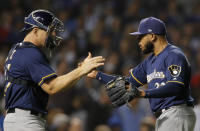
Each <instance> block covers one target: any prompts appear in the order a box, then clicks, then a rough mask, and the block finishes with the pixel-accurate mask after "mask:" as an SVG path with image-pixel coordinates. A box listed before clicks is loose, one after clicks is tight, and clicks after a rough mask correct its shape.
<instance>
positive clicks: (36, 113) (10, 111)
mask: <svg viewBox="0 0 200 131" xmlns="http://www.w3.org/2000/svg"><path fill="white" fill-rule="evenodd" d="M20 110H25V111H30V114H31V115H35V116H39V117H42V118H44V117H45V114H44V113H40V112H38V111H34V110H27V109H20ZM15 112H16V111H15V108H10V109H8V110H7V114H8V113H15Z"/></svg>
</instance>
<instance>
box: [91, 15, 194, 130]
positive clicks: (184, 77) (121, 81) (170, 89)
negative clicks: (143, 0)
mask: <svg viewBox="0 0 200 131" xmlns="http://www.w3.org/2000/svg"><path fill="white" fill-rule="evenodd" d="M130 35H133V36H136V37H137V39H138V41H139V46H140V48H141V50H142V52H143V53H144V54H147V53H151V54H150V55H149V56H148V57H147V58H146V59H145V60H144V61H143V62H142V63H140V64H139V65H137V66H136V67H135V68H133V69H131V70H130V76H129V77H126V78H125V77H123V76H119V77H118V76H112V75H107V74H104V73H102V72H98V71H96V70H94V71H93V72H91V73H90V74H88V77H91V78H96V79H98V80H99V81H101V82H103V83H105V84H106V83H108V82H109V83H108V84H107V85H106V88H107V93H108V96H109V97H110V100H111V102H112V105H113V106H114V107H119V106H121V105H123V104H125V103H128V102H129V101H131V100H132V99H133V98H135V97H140V98H148V99H149V102H150V106H151V109H152V111H153V112H154V114H155V117H156V118H157V121H156V131H193V129H194V125H195V121H196V117H195V114H194V111H193V98H192V97H191V93H190V85H189V84H190V75H191V67H190V64H189V62H188V60H187V58H186V56H185V55H184V53H183V52H182V51H181V49H180V48H178V47H176V46H174V45H172V44H170V43H168V41H167V39H166V27H165V24H164V22H163V21H161V20H160V19H157V18H154V17H148V18H145V19H142V20H141V22H140V25H139V28H138V32H133V33H130ZM129 83H130V84H129ZM127 84H129V85H131V87H130V88H129V89H128V90H127V89H126V85H127ZM144 84H148V89H147V90H145V91H142V90H139V89H137V87H140V86H143V85H144Z"/></svg>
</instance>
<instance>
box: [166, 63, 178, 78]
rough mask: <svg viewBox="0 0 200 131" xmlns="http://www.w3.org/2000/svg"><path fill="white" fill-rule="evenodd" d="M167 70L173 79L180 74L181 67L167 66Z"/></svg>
mask: <svg viewBox="0 0 200 131" xmlns="http://www.w3.org/2000/svg"><path fill="white" fill-rule="evenodd" d="M168 70H169V71H170V73H171V75H172V76H173V77H177V76H179V74H180V73H181V67H180V66H177V65H171V66H169V67H168Z"/></svg>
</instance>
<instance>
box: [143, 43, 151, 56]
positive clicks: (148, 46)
mask: <svg viewBox="0 0 200 131" xmlns="http://www.w3.org/2000/svg"><path fill="white" fill-rule="evenodd" d="M153 49H154V45H153V43H152V42H148V43H147V44H146V46H145V49H144V50H143V51H142V53H143V54H149V53H151V52H153Z"/></svg>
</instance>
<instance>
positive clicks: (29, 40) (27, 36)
mask: <svg viewBox="0 0 200 131" xmlns="http://www.w3.org/2000/svg"><path fill="white" fill-rule="evenodd" d="M23 42H31V43H33V44H34V45H35V46H37V47H39V44H38V42H37V41H36V39H35V37H34V36H33V35H31V34H28V35H26V36H25V38H24V40H23Z"/></svg>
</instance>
